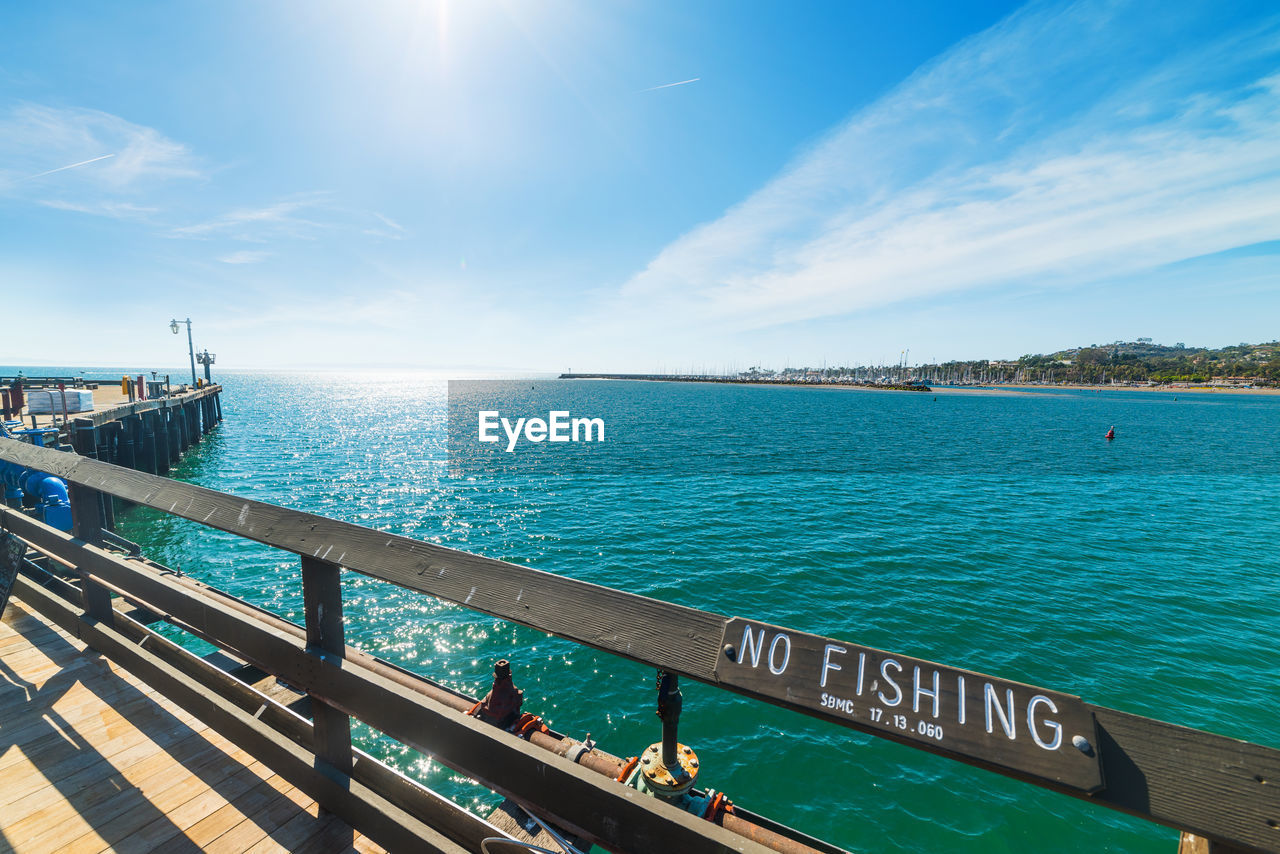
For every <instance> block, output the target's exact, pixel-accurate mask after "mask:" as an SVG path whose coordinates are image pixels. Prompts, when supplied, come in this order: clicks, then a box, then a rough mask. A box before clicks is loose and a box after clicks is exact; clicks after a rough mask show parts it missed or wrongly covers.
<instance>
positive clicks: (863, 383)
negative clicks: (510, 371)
mask: <svg viewBox="0 0 1280 854" xmlns="http://www.w3.org/2000/svg"><path fill="white" fill-rule="evenodd" d="M559 379H562V380H643V381H646V382H664V383H721V384H724V385H799V386H821V387H824V388H866V389H876V390H880V391H932V390H933V389H931V388H930V387H929V386H927V385H924V384H923V383H901V382H873V381H871V380H836V379H830V378H825V377H812V378H798V377H717V376H699V375H691V374H571V373H565V374H561V375H560V377H559Z"/></svg>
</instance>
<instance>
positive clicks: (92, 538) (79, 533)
mask: <svg viewBox="0 0 1280 854" xmlns="http://www.w3.org/2000/svg"><path fill="white" fill-rule="evenodd" d="M97 432H98V431H97V428H95V427H94V426H93V422H92V421H88V420H87V419H76V423H75V426H74V428H73V432H72V436H71V440H72V444H73V445H74V447H75V449H76V452H77V453H79V454H80V455H81V456H96V455H97ZM67 497H68V498H70V499H71V533H72V535H73V536H75V537H77V538H79V539H81V540H84V541H85V542H86V543H91V544H93V545H95V546H100V545H102V523H103V512H102V499H103V495H102V493H100V492H98V490H96V489H90V488H89V487H87V486H81V485H80V484H78V483H74V482H71V483H68V484H67ZM80 595H81V596H82V603H81V607H82V608H84V610H85V613H86V614H88V615H89V616H91V617H93V618H94V619H97V620H102V621H103V622H111V620H112V613H113V612H112V609H111V592H110V591H109V590H107V589H106V588H105V587H103V586H102V585H100V584H95V583H94V582H92V581H90V580H89V579H88V578H87V577H86V576H85V575H84V574H83V573H81V575H80Z"/></svg>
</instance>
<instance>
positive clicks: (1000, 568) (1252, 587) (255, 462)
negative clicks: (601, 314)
mask: <svg viewBox="0 0 1280 854" xmlns="http://www.w3.org/2000/svg"><path fill="white" fill-rule="evenodd" d="M217 379H219V381H221V382H222V383H223V384H224V386H225V388H226V394H225V395H224V398H223V402H224V412H225V415H226V421H225V422H224V423H223V424H222V425H221V426H220V427H219V428H218V430H217V431H216V432H215V433H214V434H212V435H211V436H210V437H209V438H207V439H206V441H205V442H204V443H202V444H201V445H200V446H199V447H198V448H196V449H194V450H193V451H192V452H191V453H189V455H188V456H187V457H186V459H185V460H184V461H183V463H182V465H181V466H180V467H179V468H178V469H176V471H175V475H176V476H177V477H179V478H182V479H184V480H188V481H191V482H193V483H198V484H201V485H203V486H208V487H212V488H215V489H219V490H223V491H226V492H230V493H234V494H237V495H244V496H247V497H252V498H256V499H260V500H264V501H270V502H274V503H278V504H283V505H286V506H289V507H295V508H298V509H303V510H308V511H311V512H315V513H321V514H325V515H328V516H333V517H335V518H339V519H344V520H347V521H351V522H356V523H359V524H362V525H367V526H370V527H374V528H377V529H380V530H385V531H390V532H395V533H398V534H404V535H407V536H411V537H417V538H421V539H424V540H428V541H431V542H437V543H442V544H445V545H448V546H452V547H455V548H460V549H466V550H469V551H475V552H479V553H481V554H485V555H488V556H491V557H496V558H501V559H504V560H509V561H514V562H517V563H522V564H527V565H530V566H534V567H537V568H539V569H543V570H546V571H550V572H556V573H561V574H564V575H569V576H573V577H575V578H580V579H583V580H587V581H592V582H595V583H599V584H606V585H610V586H614V587H619V588H622V589H625V590H628V591H632V592H635V593H641V594H644V595H648V596H654V597H657V598H661V599H667V600H670V601H675V602H680V603H683V604H687V605H691V606H695V607H699V608H705V609H707V610H711V611H716V612H720V613H725V614H737V615H742V616H747V617H752V618H756V619H760V620H765V621H768V622H773V623H777V624H782V625H786V626H790V627H792V628H795V629H800V630H805V631H810V632H815V633H819V634H825V635H832V636H837V637H841V638H847V639H849V640H851V641H854V642H857V643H862V644H866V645H869V646H873V647H879V648H882V649H887V650H892V651H895V652H899V653H902V654H906V655H913V656H918V657H922V658H927V659H931V660H934V661H938V662H942V663H945V664H948V665H952V666H957V667H964V668H968V669H972V670H978V671H982V672H986V673H991V674H995V675H999V676H1001V677H1005V678H1010V679H1016V680H1020V681H1024V682H1029V683H1032V684H1036V685H1042V686H1045V687H1048V688H1052V689H1055V690H1059V691H1063V692H1067V693H1075V694H1079V695H1081V696H1083V697H1084V698H1085V699H1086V700H1088V701H1091V702H1095V703H1099V704H1103V705H1108V706H1113V707H1115V708H1119V709H1123V710H1126V711H1129V712H1134V713H1137V714H1143V715H1149V716H1152V717H1157V718H1161V719H1164V720H1168V721H1172V722H1175V723H1179V724H1183V725H1188V726H1194V727H1198V728H1203V729H1207V730H1210V731H1213V732H1217V733H1221V734H1224V735H1228V736H1233V737H1238V738H1245V739H1249V740H1252V741H1257V742H1261V743H1264V744H1268V745H1271V746H1277V747H1280V719H1277V717H1276V715H1275V713H1274V708H1273V705H1272V704H1271V703H1270V702H1269V700H1268V698H1269V697H1271V696H1272V695H1273V694H1274V687H1275V686H1276V685H1277V684H1280V655H1277V654H1276V652H1275V634H1276V628H1277V626H1278V625H1280V620H1278V617H1280V577H1278V576H1280V573H1277V570H1278V569H1280V558H1277V557H1276V551H1275V544H1276V543H1277V542H1280V501H1277V494H1276V485H1277V483H1280V450H1277V449H1278V448H1280V397H1268V396H1245V395H1229V394H1224V393H1217V394H1210V393H1185V392H1182V393H1178V394H1177V396H1176V400H1175V396H1174V395H1173V394H1172V393H1147V392H1127V391H1105V392H1102V393H1095V392H1083V391H1076V392H1066V391H1064V392H1056V391H1038V392H1031V393H1024V394H1007V393H1000V392H993V393H985V394H983V393H954V392H947V391H946V390H940V391H939V393H938V394H937V395H933V394H916V393H903V392H862V391H843V390H835V389H810V388H762V387H745V386H718V385H687V384H667V383H662V384H658V383H619V382H594V383H593V382H587V381H577V382H563V381H554V380H543V379H537V380H524V381H521V382H520V383H516V384H513V388H515V386H517V385H518V386H519V388H520V389H521V394H522V395H524V396H525V398H526V402H530V403H532V404H535V405H537V406H541V407H542V409H543V411H545V410H546V409H551V408H570V409H572V410H573V411H574V414H575V415H576V414H579V413H580V412H581V413H582V414H589V415H593V416H600V417H603V418H604V419H605V421H606V424H607V425H610V429H611V431H612V436H613V442H612V444H610V438H609V437H608V436H607V438H606V445H605V446H601V447H600V448H596V449H592V450H591V453H592V454H594V456H592V457H591V458H590V459H589V460H587V461H586V462H584V463H582V464H578V463H574V464H572V465H566V466H561V467H556V466H550V467H546V466H544V467H541V468H537V467H535V468H532V469H518V468H517V469H514V470H512V469H506V468H501V467H497V468H494V469H492V470H489V471H485V470H483V467H481V468H480V469H479V470H477V469H475V468H472V469H469V470H468V471H465V472H462V473H458V472H456V471H451V469H450V467H449V465H448V464H447V459H446V429H445V426H446V425H445V418H446V384H445V382H444V381H443V380H442V379H440V378H438V377H434V376H430V375H426V374H380V375H357V374H285V373H223V374H222V375H221V376H220V377H217ZM526 385H528V386H529V388H528V389H527V393H526V390H525V386H526ZM1113 424H1114V425H1116V430H1117V434H1118V438H1117V439H1116V440H1115V441H1114V442H1106V441H1104V440H1103V439H1102V435H1103V433H1104V432H1105V431H1106V429H1107V428H1108V427H1109V426H1111V425H1113ZM544 447H548V446H544ZM575 447H577V446H575ZM578 452H580V453H582V452H583V449H581V448H578ZM120 533H122V534H123V535H125V536H127V537H129V538H131V539H133V540H136V541H137V542H139V543H141V544H142V545H143V547H144V549H145V550H146V552H147V553H148V554H149V555H150V556H151V557H153V558H154V559H156V560H159V561H161V562H163V563H166V564H169V565H171V566H176V567H180V568H181V569H183V570H184V571H185V572H187V573H189V574H191V575H193V576H196V577H198V578H201V579H203V580H205V581H208V582H209V583H212V584H215V585H217V586H219V587H222V588H224V589H226V590H229V591H231V592H233V593H235V594H237V595H239V596H242V597H244V598H246V599H249V600H251V601H253V602H255V603H256V604H259V605H263V606H265V607H268V608H271V609H273V610H276V611H278V612H280V613H282V614H283V615H285V616H287V617H289V618H291V619H295V620H299V621H300V620H301V609H302V604H301V588H300V580H299V575H298V566H297V559H296V558H295V557H294V556H292V555H289V554H286V553H282V552H277V551H274V550H272V549H269V548H266V547H263V546H259V545H256V544H252V543H247V542H244V541H242V540H239V539H238V538H236V537H233V536H231V535H226V534H222V533H221V532H217V531H212V530H210V529H205V528H203V527H201V526H199V525H197V524H195V523H191V522H186V521H182V520H177V519H173V518H169V517H165V516H163V515H162V514H158V513H153V512H151V511H145V510H135V511H132V512H131V513H130V514H128V515H127V517H126V518H124V519H123V520H122V521H121V523H120ZM343 584H344V591H345V595H346V607H347V611H346V614H347V622H348V629H347V631H348V639H349V641H351V642H353V643H355V644H357V645H359V646H363V647H365V648H367V649H370V650H373V651H376V652H377V653H378V654H379V655H382V656H384V657H386V658H389V659H392V660H394V661H396V662H398V663H400V664H402V665H404V666H406V667H409V668H412V669H414V670H417V671H420V672H422V673H424V674H426V675H429V676H432V677H434V678H437V679H440V680H442V681H444V682H447V683H449V684H451V685H454V686H456V687H459V688H462V689H464V690H467V691H469V692H472V693H475V694H483V693H484V692H485V690H487V685H488V681H489V678H490V675H491V668H492V662H493V661H494V660H495V659H498V658H503V657H506V658H510V659H511V660H512V662H513V666H514V669H515V674H516V681H517V684H518V685H520V687H522V688H524V689H525V696H526V701H525V709H526V710H528V711H534V712H537V713H539V714H542V715H543V716H544V717H545V718H546V719H547V720H548V722H549V723H550V724H551V725H552V726H553V727H555V728H556V729H559V730H561V731H564V732H566V733H568V734H570V735H574V736H578V737H581V736H582V735H583V734H585V733H586V732H590V733H591V734H592V735H593V736H594V737H595V738H596V739H597V740H598V741H599V743H600V746H601V747H602V748H604V749H606V750H609V751H611V752H613V753H616V754H620V755H624V756H629V755H634V754H636V753H637V752H639V751H640V750H642V749H643V748H644V747H645V746H646V745H647V744H649V743H650V742H653V741H656V740H657V739H658V737H659V735H660V728H659V722H658V720H657V718H656V717H655V715H654V692H653V673H652V671H650V670H649V669H647V668H644V667H642V666H640V665H636V664H633V663H630V662H626V661H623V660H620V659H617V658H614V657H612V656H610V655H607V654H604V653H598V652H596V651H594V650H591V649H588V648H585V647H579V646H576V645H574V644H572V643H568V642H565V641H561V640H558V639H555V638H548V637H547V636H545V635H542V634H540V633H537V632H533V631H530V630H527V629H523V628H520V627H517V626H514V625H512V624H508V623H504V622H501V621H499V620H495V619H493V618H490V617H487V616H484V615H480V614H476V613H474V612H470V611H467V610H465V609H463V608H459V607H456V606H453V605H446V604H442V603H440V602H437V601H435V600H432V599H430V598H429V597H425V596H422V595H419V594H413V593H409V592H407V591H404V590H400V589H398V588H395V587H393V586H391V585H387V584H384V583H381V582H377V581H374V580H371V579H368V578H365V577H362V576H358V575H355V574H353V573H344V580H343ZM683 690H684V695H685V702H684V714H683V717H682V719H681V740H682V741H685V742H686V743H689V744H691V745H693V746H694V747H695V749H696V750H697V751H698V753H699V756H700V758H701V760H702V762H701V764H702V769H703V771H702V776H701V777H700V783H701V784H702V785H704V786H713V787H715V788H716V789H722V790H724V791H726V792H727V793H728V795H729V796H730V797H732V798H733V799H734V800H735V801H737V802H739V803H741V804H742V805H744V806H746V807H748V808H750V809H752V810H755V811H757V812H760V813H763V814H766V815H769V816H770V817H772V818H774V819H776V820H779V821H782V822H784V823H787V824H790V825H792V826H794V827H796V828H798V829H801V830H803V831H805V832H808V833H810V834H813V835H816V836H819V837H822V838H824V839H827V840H829V841H831V842H834V843H836V844H839V845H841V846H844V847H846V848H849V849H851V850H855V851H893V850H901V851H944V850H945V851H952V852H970V851H971V852H983V854H991V852H1005V851H1009V852H1013V851H1018V852H1025V851H1037V852H1075V851H1084V850H1092V851H1127V852H1153V854H1154V852H1162V854H1169V853H1170V852H1172V851H1173V850H1174V847H1175V845H1176V833H1174V832H1173V831H1170V830H1167V829H1163V828H1160V827H1157V826H1155V825H1151V824H1148V823H1146V822H1143V821H1140V820H1137V819H1131V818H1127V817H1124V816H1120V815H1118V814H1116V813H1112V812H1110V811H1108V810H1104V809H1100V808H1096V807H1092V806H1090V805H1089V804H1086V803H1082V802H1079V801H1076V800H1074V799H1070V798H1066V797H1063V796H1059V795H1054V794H1052V793H1048V792H1044V791H1041V790H1039V789H1036V788H1034V787H1030V786H1027V785H1024V784H1020V783H1017V782H1014V781H1011V780H1007V779H1005V778H1002V777H1000V776H997V775H993V774H990V773H987V772H983V771H979V770H975V769H972V768H968V767H966V766H963V765H961V764H959V763H955V762H952V761H948V760H945V759H941V758H938V757H934V756H931V755H928V754H925V753H923V752H921V751H917V750H913V749H911V748H908V747H903V746H899V745H895V744H891V743H887V742H883V741H880V740H878V739H873V738H871V737H867V736H863V735H861V734H858V733H855V732H853V731H851V730H846V729H842V728H839V727H836V726H834V725H831V724H827V723H824V722H821V721H817V720H813V719H810V718H807V717H804V716H801V715H799V714H796V713H793V712H788V711H785V710H781V709H778V708H775V707H772V706H768V705H764V704H761V703H758V702H753V701H749V700H747V699H745V698H742V697H739V696H737V695H734V694H730V693H728V692H724V691H720V690H717V689H715V688H712V687H710V686H705V685H701V684H697V683H692V682H686V683H685V684H684V686H683ZM357 735H358V737H359V738H360V739H361V742H362V746H363V747H365V749H367V750H369V751H370V752H373V753H375V754H377V755H379V756H382V757H383V758H385V759H386V760H387V761H389V762H390V763H391V764H393V765H395V766H396V767H398V768H400V769H401V770H404V771H405V772H406V773H409V774H412V775H413V776H416V777H418V778H420V779H422V780H424V781H425V782H427V783H428V784H430V785H432V786H433V787H436V788H438V789H440V790H442V791H444V792H446V793H447V794H449V795H450V796H451V797H454V798H455V799H457V800H458V801H459V802H461V803H463V804H465V805H467V806H469V807H472V808H475V809H477V810H479V809H482V808H483V807H484V806H485V805H487V804H490V803H492V802H493V800H494V799H493V797H492V796H491V795H489V794H488V793H487V792H485V791H484V790H481V789H479V788H478V787H475V786H473V785H470V784H468V783H467V782H465V781H463V780H461V779H460V778H458V777H457V776H456V775H454V774H452V773H451V772H449V771H448V770H447V769H443V768H440V767H439V766H435V765H433V764H432V763H431V762H430V761H429V760H427V759H425V758H423V757H422V756H420V755H418V754H416V753H413V752H412V751H406V750H404V749H402V748H399V747H397V746H395V745H391V744H388V743H385V742H383V741H381V740H379V738H378V737H376V735H375V734H373V733H371V732H369V731H368V730H361V731H359V732H358V733H357Z"/></svg>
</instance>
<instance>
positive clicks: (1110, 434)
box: [1107, 425, 1116, 439]
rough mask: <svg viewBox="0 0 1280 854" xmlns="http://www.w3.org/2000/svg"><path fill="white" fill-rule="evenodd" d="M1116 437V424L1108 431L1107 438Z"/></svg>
mask: <svg viewBox="0 0 1280 854" xmlns="http://www.w3.org/2000/svg"><path fill="white" fill-rule="evenodd" d="M1115 437H1116V428H1115V426H1114V425H1112V427H1111V429H1110V430H1108V431H1107V438H1108V439H1114V438H1115Z"/></svg>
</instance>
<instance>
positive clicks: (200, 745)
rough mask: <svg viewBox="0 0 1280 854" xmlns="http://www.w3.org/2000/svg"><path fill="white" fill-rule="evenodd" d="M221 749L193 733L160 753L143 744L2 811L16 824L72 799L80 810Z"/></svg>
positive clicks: (200, 735)
mask: <svg viewBox="0 0 1280 854" xmlns="http://www.w3.org/2000/svg"><path fill="white" fill-rule="evenodd" d="M224 746H225V743H224V744H223V745H216V744H214V743H212V742H211V741H210V740H209V739H208V738H206V737H205V736H204V734H202V733H192V734H190V735H189V736H187V737H186V738H184V739H182V740H181V741H180V742H178V743H177V744H175V745H173V746H172V747H170V748H168V749H167V750H165V751H162V752H156V750H155V748H154V746H153V745H152V744H150V743H142V744H139V745H137V746H135V747H133V748H131V749H130V750H128V751H124V752H122V753H119V754H117V755H116V756H115V757H113V758H110V759H108V758H105V757H104V758H103V759H102V760H101V761H100V762H95V763H93V764H92V765H89V766H88V767H86V768H83V769H81V770H80V771H78V772H76V773H75V774H72V775H70V776H68V777H65V778H63V779H62V780H59V781H58V783H57V784H54V783H49V784H48V785H46V786H43V787H42V788H39V789H36V790H35V791H33V792H31V793H30V794H28V795H26V796H25V797H23V798H20V799H19V800H17V801H14V802H13V803H12V804H10V805H8V806H6V807H5V812H6V813H8V814H9V815H10V816H11V817H12V820H13V824H14V825H16V824H17V823H18V822H19V821H21V820H23V819H26V818H27V817H29V816H32V815H35V814H37V813H39V812H41V811H42V810H47V809H48V808H50V807H52V806H54V805H55V804H57V803H59V802H61V801H64V800H65V801H71V800H73V799H74V800H75V802H76V804H77V806H79V807H80V808H82V809H83V808H85V807H88V806H92V805H93V804H96V803H98V802H100V801H103V800H105V799H107V798H110V797H113V796H114V795H115V794H116V793H118V792H121V791H124V790H125V789H126V788H129V787H131V786H134V785H135V784H136V785H139V786H141V785H144V784H146V783H147V782H148V781H149V780H150V779H151V777H152V776H153V775H155V774H165V773H168V771H169V767H170V766H171V765H172V763H173V761H174V760H177V761H179V762H192V761H195V762H198V761H200V760H201V759H203V758H205V757H206V756H209V755H211V754H213V753H214V752H216V751H217V750H218V749H219V748H220V747H224ZM69 793H73V794H69Z"/></svg>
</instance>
